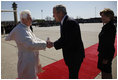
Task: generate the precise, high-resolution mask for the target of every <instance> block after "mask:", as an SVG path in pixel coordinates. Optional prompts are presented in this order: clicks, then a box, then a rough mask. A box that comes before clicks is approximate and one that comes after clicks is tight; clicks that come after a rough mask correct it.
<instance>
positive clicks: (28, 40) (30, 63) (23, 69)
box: [5, 23, 46, 79]
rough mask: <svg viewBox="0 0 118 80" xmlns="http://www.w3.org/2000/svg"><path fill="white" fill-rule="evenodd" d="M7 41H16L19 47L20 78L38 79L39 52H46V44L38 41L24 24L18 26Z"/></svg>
mask: <svg viewBox="0 0 118 80" xmlns="http://www.w3.org/2000/svg"><path fill="white" fill-rule="evenodd" d="M5 40H6V41H10V40H15V42H16V44H17V47H18V64H17V70H18V78H19V79H31V78H37V73H38V64H39V50H45V48H46V42H45V41H43V40H40V39H38V38H37V37H36V36H35V35H34V34H33V33H32V31H31V30H30V28H29V27H27V26H25V25H24V24H22V23H20V24H18V25H17V26H16V27H15V28H14V29H13V30H12V31H11V32H10V34H9V35H8V37H6V39H5Z"/></svg>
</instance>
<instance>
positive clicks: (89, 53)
mask: <svg viewBox="0 0 118 80" xmlns="http://www.w3.org/2000/svg"><path fill="white" fill-rule="evenodd" d="M97 47H98V44H95V45H92V46H90V47H88V48H86V49H85V56H86V57H85V59H84V61H83V63H82V66H81V68H80V72H79V78H80V79H93V78H95V77H96V76H97V75H98V74H99V73H100V70H98V69H97V61H98V56H97V55H98V52H97ZM115 50H116V51H115V55H114V56H117V37H116V40H115ZM43 69H44V70H45V71H44V72H43V73H41V74H40V75H38V77H39V79H68V78H69V75H68V73H69V72H68V68H67V66H66V65H65V63H64V60H63V59H61V60H59V61H57V62H54V63H52V64H49V65H47V66H45V67H43Z"/></svg>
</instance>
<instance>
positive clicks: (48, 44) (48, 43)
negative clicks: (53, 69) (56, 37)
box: [46, 37, 54, 48]
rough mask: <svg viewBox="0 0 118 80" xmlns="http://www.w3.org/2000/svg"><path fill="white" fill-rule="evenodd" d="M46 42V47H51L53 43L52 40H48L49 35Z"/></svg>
mask: <svg viewBox="0 0 118 80" xmlns="http://www.w3.org/2000/svg"><path fill="white" fill-rule="evenodd" d="M46 42H47V48H52V47H53V45H54V44H53V42H51V41H50V38H49V37H48V38H47V41H46Z"/></svg>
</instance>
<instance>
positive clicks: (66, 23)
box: [47, 5, 85, 79]
mask: <svg viewBox="0 0 118 80" xmlns="http://www.w3.org/2000/svg"><path fill="white" fill-rule="evenodd" d="M53 17H54V18H55V20H56V21H57V22H61V27H60V33H61V36H60V38H59V39H58V40H57V41H55V42H54V43H52V42H51V41H48V42H47V43H48V44H49V45H48V47H49V48H51V47H53V46H54V47H55V49H56V50H58V49H62V52H63V57H64V61H65V63H66V65H67V66H68V69H69V78H70V79H77V78H78V72H79V69H80V66H81V64H82V62H83V58H84V57H85V54H84V46H83V42H82V39H81V31H80V26H79V24H78V23H77V22H76V21H75V20H73V19H71V18H69V17H68V15H67V12H66V8H65V7H64V6H63V5H56V6H55V7H54V8H53Z"/></svg>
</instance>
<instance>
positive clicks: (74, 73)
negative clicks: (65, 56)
mask: <svg viewBox="0 0 118 80" xmlns="http://www.w3.org/2000/svg"><path fill="white" fill-rule="evenodd" d="M82 62H83V60H82V61H80V62H79V63H78V64H72V65H69V66H68V69H69V79H78V78H79V76H78V73H79V70H80V67H81V64H82Z"/></svg>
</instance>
